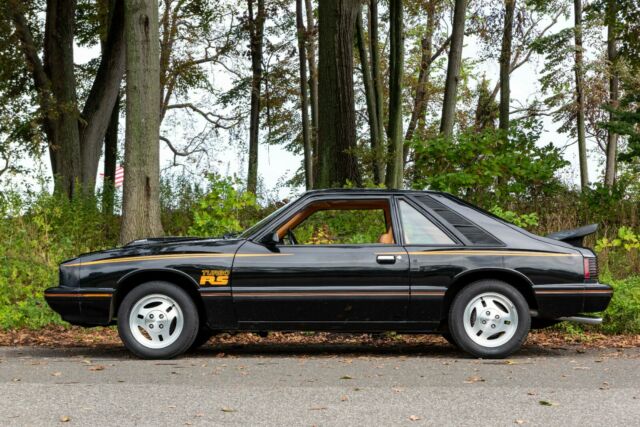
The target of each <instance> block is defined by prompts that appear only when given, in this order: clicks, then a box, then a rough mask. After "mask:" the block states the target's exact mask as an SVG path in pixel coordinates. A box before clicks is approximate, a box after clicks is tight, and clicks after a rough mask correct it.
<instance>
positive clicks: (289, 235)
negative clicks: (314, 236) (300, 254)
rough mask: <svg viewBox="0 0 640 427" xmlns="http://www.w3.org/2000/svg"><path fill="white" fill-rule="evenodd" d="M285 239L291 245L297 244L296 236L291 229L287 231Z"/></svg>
mask: <svg viewBox="0 0 640 427" xmlns="http://www.w3.org/2000/svg"><path fill="white" fill-rule="evenodd" d="M287 238H288V239H289V242H290V243H291V244H292V245H297V244H298V239H296V236H295V235H294V234H293V231H292V230H291V229H289V230H287Z"/></svg>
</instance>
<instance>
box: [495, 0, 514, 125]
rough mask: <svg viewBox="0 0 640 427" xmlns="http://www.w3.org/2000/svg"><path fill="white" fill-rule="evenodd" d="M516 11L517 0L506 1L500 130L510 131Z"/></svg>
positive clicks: (501, 69)
mask: <svg viewBox="0 0 640 427" xmlns="http://www.w3.org/2000/svg"><path fill="white" fill-rule="evenodd" d="M515 10H516V0H505V13H504V30H503V36H502V51H501V52H500V124H499V128H500V129H501V130H502V131H504V132H507V131H509V108H510V99H511V96H510V95H511V93H510V88H509V80H510V74H511V40H512V38H513V15H514V13H515Z"/></svg>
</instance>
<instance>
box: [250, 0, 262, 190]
mask: <svg viewBox="0 0 640 427" xmlns="http://www.w3.org/2000/svg"><path fill="white" fill-rule="evenodd" d="M254 2H255V0H247V4H248V8H249V36H250V41H251V73H252V75H251V113H250V120H249V169H248V173H247V191H249V192H251V193H254V194H255V193H256V190H257V188H258V146H259V138H260V91H261V88H262V46H263V41H264V21H265V9H264V0H257V2H258V11H257V14H254V11H253V7H254Z"/></svg>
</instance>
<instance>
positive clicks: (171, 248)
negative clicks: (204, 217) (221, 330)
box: [61, 237, 245, 266]
mask: <svg viewBox="0 0 640 427" xmlns="http://www.w3.org/2000/svg"><path fill="white" fill-rule="evenodd" d="M244 241H245V240H244V239H211V238H197V237H196V238H194V237H163V238H149V239H140V240H136V241H133V242H130V243H128V244H127V245H125V246H122V247H119V248H113V249H106V250H103V251H96V252H89V253H85V254H82V255H79V256H78V257H76V258H73V259H70V260H67V261H64V262H63V263H62V264H61V266H65V265H69V264H82V263H85V262H92V261H99V260H106V259H110V258H121V257H136V256H149V255H166V254H189V253H203V252H211V253H235V251H236V250H237V249H238V247H240V245H241V244H242V243H244Z"/></svg>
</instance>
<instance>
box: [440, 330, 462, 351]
mask: <svg viewBox="0 0 640 427" xmlns="http://www.w3.org/2000/svg"><path fill="white" fill-rule="evenodd" d="M442 338H444V339H445V340H447V342H448V343H449V344H451V345H452V346H454V347H455V348H459V347H458V343H457V342H456V341H455V340H454V339H453V335H451V332H443V333H442Z"/></svg>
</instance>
